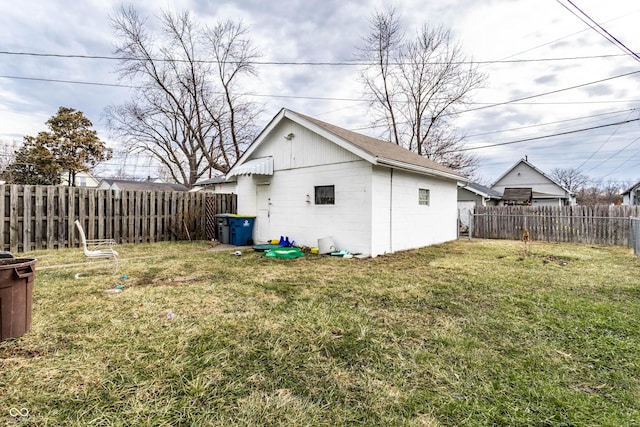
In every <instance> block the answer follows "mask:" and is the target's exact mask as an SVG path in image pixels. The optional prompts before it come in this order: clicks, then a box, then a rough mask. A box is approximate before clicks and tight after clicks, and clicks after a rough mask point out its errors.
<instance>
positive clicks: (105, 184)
mask: <svg viewBox="0 0 640 427" xmlns="http://www.w3.org/2000/svg"><path fill="white" fill-rule="evenodd" d="M98 189H99V190H116V191H124V190H127V191H143V190H149V191H187V187H185V186H184V185H182V184H172V183H169V182H155V181H150V180H146V181H132V180H127V179H109V178H105V179H103V180H101V181H100V184H99V185H98Z"/></svg>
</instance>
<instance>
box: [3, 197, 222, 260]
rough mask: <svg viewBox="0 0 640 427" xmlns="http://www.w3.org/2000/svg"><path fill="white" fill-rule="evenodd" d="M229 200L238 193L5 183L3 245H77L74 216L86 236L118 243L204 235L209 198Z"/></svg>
mask: <svg viewBox="0 0 640 427" xmlns="http://www.w3.org/2000/svg"><path fill="white" fill-rule="evenodd" d="M226 199H232V200H235V195H221V194H211V193H204V192H196V193H188V192H179V191H125V190H122V191H114V190H97V189H92V188H83V187H63V186H31V185H24V186H23V185H0V231H1V233H2V250H8V251H11V252H26V251H29V250H33V249H57V248H64V247H77V246H78V245H79V236H78V232H77V230H76V228H75V226H74V221H75V220H79V221H80V223H81V224H82V226H83V227H84V229H85V233H86V235H87V239H105V238H112V239H115V240H116V242H118V243H146V242H158V241H175V240H186V239H191V240H199V239H204V238H206V229H207V215H206V213H205V206H206V205H207V200H212V202H209V203H210V204H211V205H213V207H214V209H215V207H217V206H220V205H225V203H227V202H225V200H226ZM218 200H219V201H218ZM227 204H230V202H228V203H227ZM234 206H235V205H234Z"/></svg>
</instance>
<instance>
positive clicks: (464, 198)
mask: <svg viewBox="0 0 640 427" xmlns="http://www.w3.org/2000/svg"><path fill="white" fill-rule="evenodd" d="M500 200H502V193H500V192H499V191H496V190H492V189H491V188H489V187H485V186H484V185H480V184H476V183H474V182H465V183H463V182H460V183H458V219H459V221H460V230H462V231H466V230H468V229H469V215H470V214H471V213H473V210H474V208H475V207H476V206H496V205H497V204H499V203H500Z"/></svg>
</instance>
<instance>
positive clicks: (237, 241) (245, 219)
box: [227, 214, 256, 246]
mask: <svg viewBox="0 0 640 427" xmlns="http://www.w3.org/2000/svg"><path fill="white" fill-rule="evenodd" d="M227 219H228V220H229V243H231V244H232V245H236V246H246V245H252V244H253V238H252V237H253V223H254V221H255V219H256V217H255V216H243V215H233V214H231V215H229V216H228V217H227Z"/></svg>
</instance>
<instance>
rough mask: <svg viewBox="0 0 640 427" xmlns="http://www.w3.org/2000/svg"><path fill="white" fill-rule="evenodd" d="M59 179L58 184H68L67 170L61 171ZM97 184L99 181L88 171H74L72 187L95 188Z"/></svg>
mask: <svg viewBox="0 0 640 427" xmlns="http://www.w3.org/2000/svg"><path fill="white" fill-rule="evenodd" d="M60 179H61V182H60V185H65V186H69V171H68V170H64V171H62V173H61V174H60ZM99 184H100V181H99V180H98V179H96V178H94V177H93V176H92V175H91V174H90V173H89V172H76V176H75V183H74V184H73V185H72V187H87V188H96V187H97V186H98V185H99Z"/></svg>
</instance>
